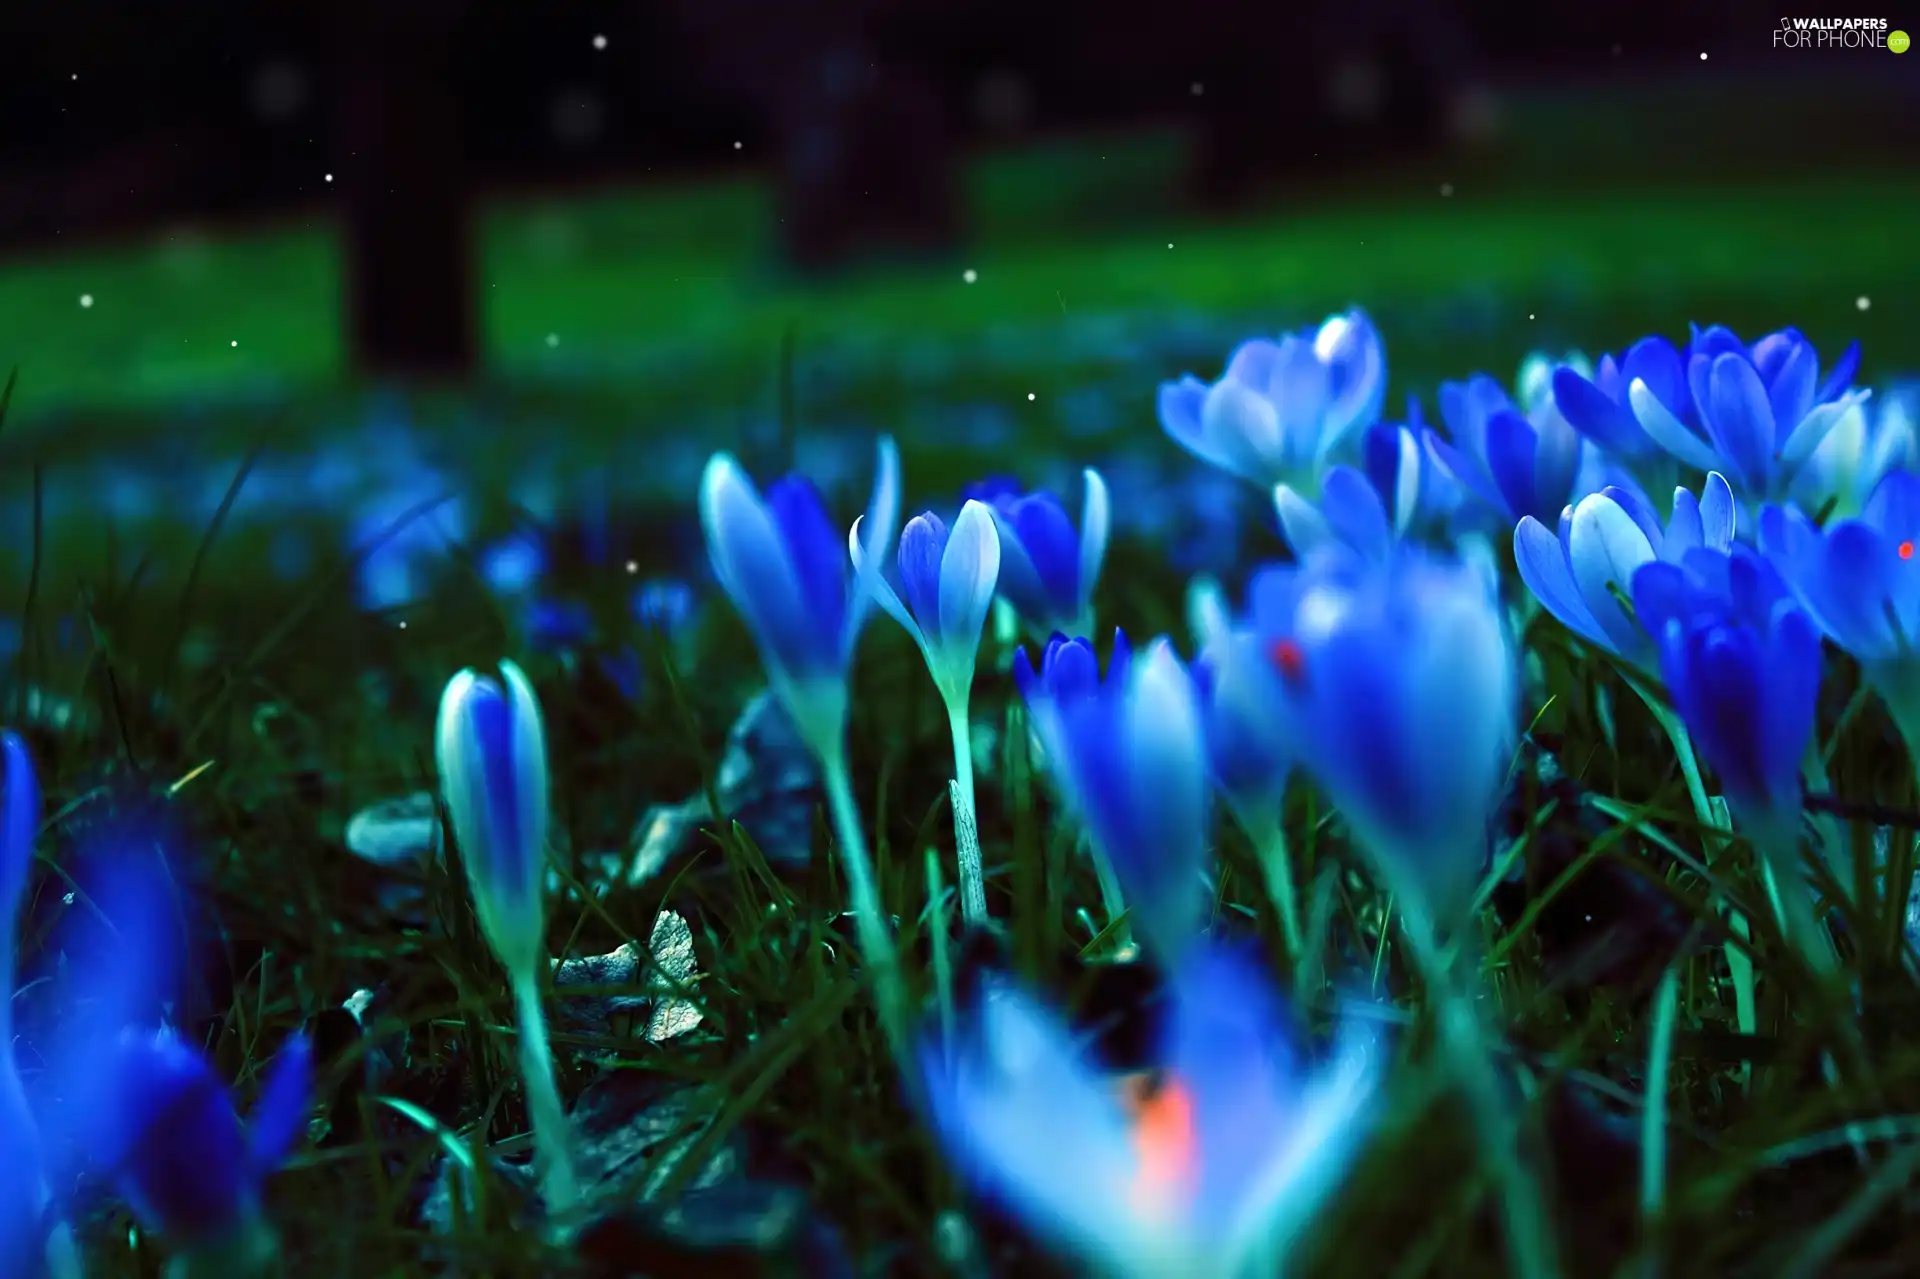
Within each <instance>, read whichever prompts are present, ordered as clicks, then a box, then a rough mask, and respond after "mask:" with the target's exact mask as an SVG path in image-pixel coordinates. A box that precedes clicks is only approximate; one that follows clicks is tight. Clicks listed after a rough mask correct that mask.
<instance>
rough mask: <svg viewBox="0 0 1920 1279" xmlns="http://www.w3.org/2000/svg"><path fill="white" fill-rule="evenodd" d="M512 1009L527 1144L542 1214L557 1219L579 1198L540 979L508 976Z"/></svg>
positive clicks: (528, 976)
mask: <svg viewBox="0 0 1920 1279" xmlns="http://www.w3.org/2000/svg"><path fill="white" fill-rule="evenodd" d="M513 1010H514V1018H515V1021H516V1022H517V1023H518V1027H519V1031H520V1081H521V1084H522V1085H523V1086H524V1087H525V1088H526V1090H527V1114H528V1116H529V1118H530V1119H531V1120H532V1121H533V1146H534V1150H535V1152H536V1153H537V1154H538V1155H539V1157H540V1193H541V1197H542V1198H543V1199H545V1200H546V1205H547V1216H548V1218H549V1219H558V1218H560V1217H563V1216H565V1215H566V1214H567V1213H569V1212H571V1211H572V1210H573V1207H574V1205H575V1204H577V1203H578V1202H579V1201H580V1184H579V1182H578V1181H577V1180H576V1179H575V1176H574V1170H573V1154H572V1149H571V1142H570V1140H569V1139H570V1137H571V1128H570V1127H569V1125H568V1122H567V1114H566V1111H565V1109H563V1108H562V1107H561V1105H560V1089H559V1086H558V1085H557V1084H556V1083H555V1081H554V1072H553V1050H552V1049H551V1048H549V1047H548V1046H547V1015H546V1011H545V1009H543V1008H542V1007H541V1004H540V983H539V980H538V979H537V978H536V977H535V976H534V975H533V974H532V973H526V974H523V975H516V976H515V977H514V980H513Z"/></svg>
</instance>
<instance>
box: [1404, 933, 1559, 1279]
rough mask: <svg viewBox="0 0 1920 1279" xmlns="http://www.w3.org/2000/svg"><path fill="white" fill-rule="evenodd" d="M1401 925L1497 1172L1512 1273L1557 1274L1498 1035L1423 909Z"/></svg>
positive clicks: (1484, 1151)
mask: <svg viewBox="0 0 1920 1279" xmlns="http://www.w3.org/2000/svg"><path fill="white" fill-rule="evenodd" d="M1401 928H1402V930H1403V931H1404V932H1405V934H1406V936H1407V938H1408V940H1409V942H1410V943H1411V950H1412V951H1413V954H1414V956H1415V958H1416V960H1417V961H1418V963H1419V965H1420V967H1421V969H1422V970H1423V973H1424V975H1425V978H1426V985H1427V995H1428V998H1429V1000H1430V1001H1431V1002H1432V1008H1433V1014H1434V1016H1435V1018H1436V1019H1437V1022H1438V1027H1437V1028H1438V1031H1439V1036H1440V1043H1441V1046H1442V1048H1443V1049H1444V1050H1445V1051H1446V1053H1447V1056H1448V1058H1449V1059H1450V1062H1451V1065H1452V1067H1453V1072H1454V1076H1455V1080H1456V1082H1457V1083H1458V1084H1459V1086H1460V1090H1461V1091H1462V1092H1463V1093H1464V1094H1465V1095H1466V1100H1467V1105H1468V1108H1469V1109H1470V1110H1471V1112H1472V1114H1473V1120H1474V1126H1475V1128H1476V1129H1477V1130H1478V1133H1479V1139H1480V1150H1481V1156H1482V1158H1484V1159H1485V1160H1486V1162H1487V1164H1488V1165H1489V1168H1490V1171H1491V1172H1492V1173H1493V1176H1494V1182H1495V1198H1496V1199H1498V1201H1499V1205H1500V1211H1501V1213H1502V1215H1503V1217H1504V1218H1505V1222H1504V1224H1505V1232H1506V1239H1507V1257H1508V1261H1509V1263H1510V1267H1511V1272H1512V1274H1513V1275H1514V1276H1516V1279H1553V1277H1554V1276H1557V1275H1558V1274H1559V1273H1560V1263H1559V1260H1558V1258H1557V1256H1556V1252H1557V1247H1556V1244H1555V1241H1554V1234H1553V1227H1552V1224H1551V1222H1550V1221H1549V1219H1548V1216H1547V1205H1546V1200H1545V1198H1544V1197H1543V1196H1542V1195H1541V1193H1540V1184H1539V1182H1538V1181H1537V1180H1535V1178H1534V1177H1533V1175H1532V1174H1531V1173H1530V1172H1529V1171H1528V1170H1527V1168H1526V1165H1525V1163H1524V1162H1523V1160H1522V1158H1521V1152H1520V1126H1519V1124H1518V1123H1517V1122H1516V1121H1515V1118H1514V1116H1515V1114H1516V1107H1515V1106H1514V1105H1513V1104H1512V1101H1511V1100H1510V1099H1509V1098H1508V1097H1507V1095H1506V1090H1505V1089H1504V1088H1503V1087H1502V1086H1501V1082H1500V1077H1499V1075H1498V1073H1497V1072H1496V1071H1495V1070H1494V1065H1493V1057H1492V1055H1491V1053H1490V1051H1489V1047H1488V1045H1489V1043H1490V1037H1489V1036H1488V1034H1487V1033H1486V1031H1485V1030H1484V1029H1483V1028H1482V1026H1481V1024H1480V1022H1481V1019H1480V1011H1479V1009H1478V1008H1476V1007H1475V1006H1474V1002H1473V999H1472V997H1471V996H1470V995H1468V994H1467V992H1466V991H1465V990H1464V989H1462V988H1461V987H1460V986H1459V985H1458V984H1457V983H1456V981H1455V979H1454V974H1453V972H1452V970H1451V968H1450V967H1449V966H1448V964H1447V963H1446V961H1445V960H1444V959H1443V958H1442V957H1441V954H1440V951H1439V947H1438V946H1437V945H1436V944H1435V940H1434V936H1433V932H1432V929H1431V927H1430V926H1429V925H1428V924H1427V923H1426V922H1425V921H1424V920H1423V919H1420V918H1417V917H1416V913H1415V912H1404V911H1403V913H1402V914H1401Z"/></svg>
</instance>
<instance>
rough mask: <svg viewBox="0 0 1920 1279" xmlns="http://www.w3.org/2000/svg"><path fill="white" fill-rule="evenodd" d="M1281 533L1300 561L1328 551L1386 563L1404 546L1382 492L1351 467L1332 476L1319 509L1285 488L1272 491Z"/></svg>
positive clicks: (1337, 469) (1332, 471)
mask: <svg viewBox="0 0 1920 1279" xmlns="http://www.w3.org/2000/svg"><path fill="white" fill-rule="evenodd" d="M1273 504H1274V508H1275V510H1276V511H1277V512H1278V513H1279V516H1280V531H1281V533H1282V534H1283V535H1284V536H1285V537H1286V539H1287V545H1288V546H1290V547H1292V548H1293V555H1294V558H1295V559H1298V560H1309V559H1313V558H1315V557H1317V556H1321V555H1325V554H1327V553H1328V552H1329V551H1338V552H1340V553H1343V554H1353V555H1358V556H1359V557H1360V558H1362V559H1365V560H1384V559H1386V558H1387V557H1388V556H1389V555H1391V554H1392V553H1393V548H1394V546H1395V545H1397V544H1398V542H1399V536H1400V530H1399V529H1398V528H1396V527H1395V524H1394V521H1393V520H1392V519H1390V518H1389V517H1388V515H1387V508H1386V506H1385V505H1384V504H1383V503H1382V501H1381V499H1380V494H1379V491H1378V490H1376V489H1375V488H1374V486H1373V485H1372V484H1371V483H1369V482H1368V480H1367V478H1366V477H1365V476H1364V475H1362V474H1361V473H1360V472H1359V471H1356V470H1354V469H1353V468H1352V467H1350V466H1335V467H1331V468H1329V469H1328V471H1327V478H1326V480H1325V481H1324V482H1323V483H1322V485H1321V489H1320V502H1319V504H1318V505H1317V506H1316V505H1315V504H1314V503H1312V502H1309V501H1308V500H1307V499H1306V498H1304V497H1302V496H1300V494H1298V493H1296V492H1294V491H1293V490H1292V489H1290V488H1288V487H1287V486H1286V485H1284V484H1282V485H1281V486H1280V487H1278V488H1276V489H1274V491H1273Z"/></svg>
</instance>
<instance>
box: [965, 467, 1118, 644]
mask: <svg viewBox="0 0 1920 1279" xmlns="http://www.w3.org/2000/svg"><path fill="white" fill-rule="evenodd" d="M1081 481H1082V483H1083V484H1084V485H1085V496H1084V498H1083V499H1082V501H1081V506H1080V529H1079V531H1078V532H1077V533H1076V532H1075V531H1074V527H1073V521H1072V520H1071V519H1070V518H1069V517H1068V515H1067V511H1066V508H1065V507H1064V506H1062V505H1061V503H1060V499H1059V498H1057V497H1055V496H1053V494H1051V493H1026V494H1022V493H1021V492H1020V490H1019V488H1018V486H1017V485H1014V484H1013V483H1012V482H1011V481H1008V480H1005V479H998V478H996V479H990V480H984V481H982V482H981V483H979V484H975V485H972V486H970V487H969V488H968V490H967V496H968V497H969V498H971V499H973V500H976V501H980V502H984V503H986V504H987V505H988V506H989V507H991V508H992V509H993V515H994V521H995V523H996V524H997V525H998V526H999V531H1000V586H999V591H1000V598H1001V599H1003V600H1005V601H1006V602H1007V603H1008V604H1009V605H1010V606H1011V607H1012V608H1013V610H1014V611H1015V612H1016V613H1018V614H1019V615H1020V619H1021V620H1022V621H1023V622H1025V623H1026V624H1027V627H1028V629H1029V630H1030V631H1032V632H1033V633H1034V634H1035V635H1051V634H1053V633H1055V632H1059V633H1061V634H1070V635H1077V634H1082V633H1084V632H1086V631H1087V630H1088V629H1090V628H1091V627H1092V625H1093V591H1094V588H1095V587H1096V586H1097V585H1098V584H1099V582H1100V567H1101V565H1102V564H1103V563H1105V561H1106V558H1107V535H1108V532H1109V528H1110V521H1111V515H1110V512H1109V509H1108V504H1107V484H1106V481H1105V480H1103V479H1101V478H1100V473H1099V472H1098V471H1096V470H1094V469H1093V468H1091V467H1089V468H1087V469H1086V470H1084V471H1082V472H1081Z"/></svg>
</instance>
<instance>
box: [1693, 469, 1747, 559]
mask: <svg viewBox="0 0 1920 1279" xmlns="http://www.w3.org/2000/svg"><path fill="white" fill-rule="evenodd" d="M1738 519H1739V509H1738V508H1737V507H1735V506H1734V504H1733V487H1732V486H1731V485H1730V484H1728V483H1727V477H1726V476H1724V475H1722V474H1720V472H1718V471H1708V472H1707V482H1706V483H1705V484H1702V485H1701V486H1700V542H1701V545H1703V546H1707V547H1709V548H1711V549H1713V550H1716V551H1725V550H1729V549H1731V547H1732V546H1733V532H1734V525H1735V523H1736V522H1737V521H1738Z"/></svg>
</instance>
